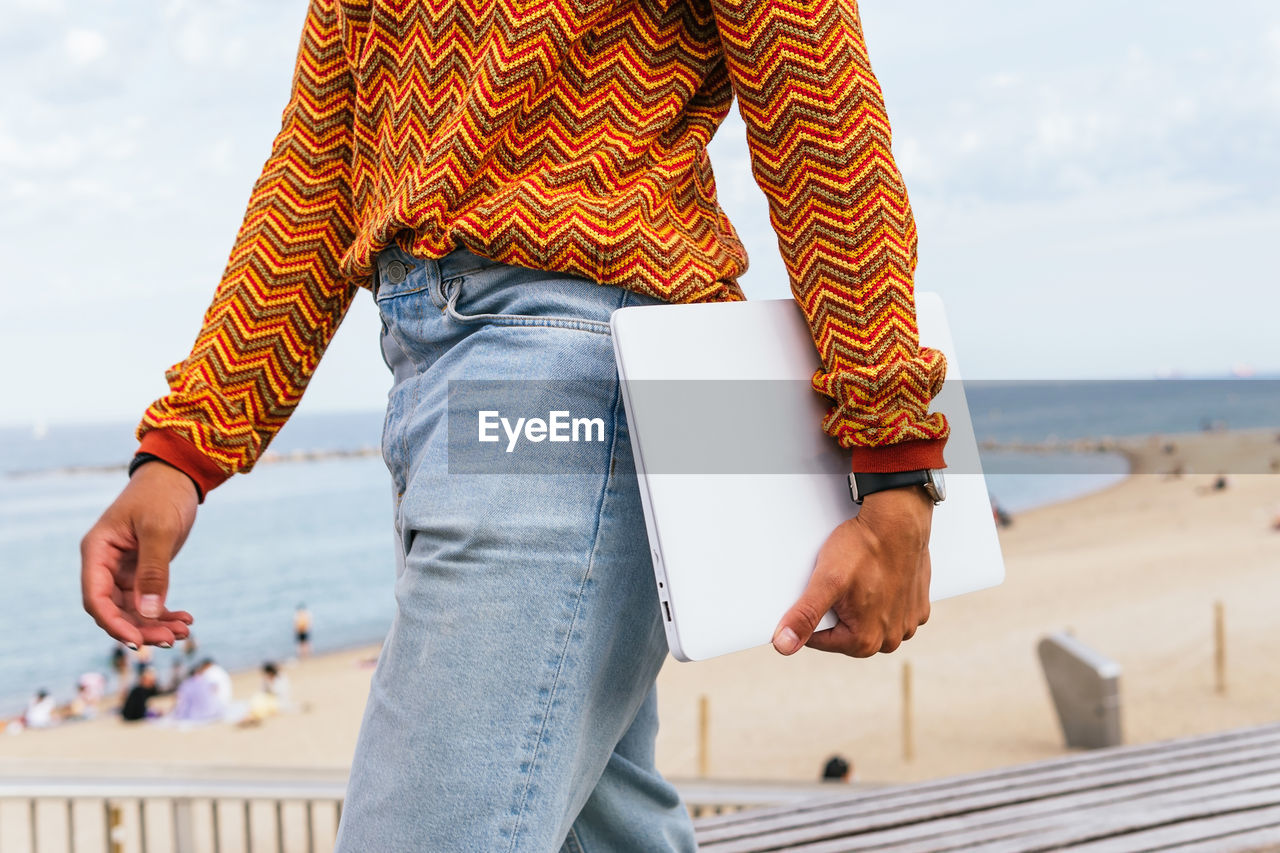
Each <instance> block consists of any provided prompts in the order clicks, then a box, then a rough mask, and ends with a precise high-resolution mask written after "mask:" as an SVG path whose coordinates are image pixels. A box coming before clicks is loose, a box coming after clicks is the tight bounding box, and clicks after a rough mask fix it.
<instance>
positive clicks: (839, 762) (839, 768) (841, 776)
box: [822, 755, 853, 782]
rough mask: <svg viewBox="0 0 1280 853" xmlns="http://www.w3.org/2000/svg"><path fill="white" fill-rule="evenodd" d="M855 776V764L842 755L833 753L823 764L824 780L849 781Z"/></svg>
mask: <svg viewBox="0 0 1280 853" xmlns="http://www.w3.org/2000/svg"><path fill="white" fill-rule="evenodd" d="M852 778H853V764H852V762H850V761H848V760H847V759H845V758H844V757H843V756H840V755H833V756H831V757H830V758H829V759H827V763H826V764H824V765H823V766H822V781H823V782H848V781H850V780H851V779H852Z"/></svg>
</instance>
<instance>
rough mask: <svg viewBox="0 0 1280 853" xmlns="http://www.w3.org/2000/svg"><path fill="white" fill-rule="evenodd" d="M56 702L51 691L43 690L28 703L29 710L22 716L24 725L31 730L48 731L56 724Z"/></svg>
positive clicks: (38, 691) (37, 692)
mask: <svg viewBox="0 0 1280 853" xmlns="http://www.w3.org/2000/svg"><path fill="white" fill-rule="evenodd" d="M53 709H54V701H53V697H52V696H50V695H49V691H48V690H45V689H43V688H41V689H40V690H37V691H36V695H35V696H33V697H31V701H30V702H28V703H27V710H26V712H25V713H24V714H23V715H22V724H23V725H24V726H26V727H27V728H29V729H47V728H48V727H49V726H52V725H53V724H54V718H53Z"/></svg>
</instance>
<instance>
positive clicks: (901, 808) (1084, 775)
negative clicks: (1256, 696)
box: [695, 723, 1280, 853]
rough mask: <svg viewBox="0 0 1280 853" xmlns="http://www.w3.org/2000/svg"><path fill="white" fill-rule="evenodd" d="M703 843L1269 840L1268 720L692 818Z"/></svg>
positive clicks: (925, 846)
mask: <svg viewBox="0 0 1280 853" xmlns="http://www.w3.org/2000/svg"><path fill="white" fill-rule="evenodd" d="M695 825H696V826H697V830H698V841H699V849H700V850H702V851H705V853H759V851H773V850H788V851H803V853H837V851H850V850H885V851H897V852H898V853H927V851H949V850H965V851H991V853H996V851H999V853H1013V851H1019V853H1021V851H1036V850H1061V849H1071V850H1079V851H1089V853H1137V851H1144V850H1178V851H1280V723H1277V724H1272V725H1266V726H1259V727H1255V728H1248V729H1239V730H1234V731H1229V732H1223V733H1219V734H1213V735H1206V736H1201V737H1193V738H1184V739H1181V740H1175V741H1165V742H1161V743H1154V744H1145V745H1142V746H1126V747H1116V748H1113V749H1104V750H1097V751H1094V752H1089V753H1083V754H1076V755H1071V756H1067V757H1064V758H1058V759H1052V760H1048V761H1041V762H1036V763H1034V764H1027V765H1022V766H1018V767H1008V768H1001V769H999V770H991V771H986V772H982V773H974V774H969V775H965V776H956V777H952V778H948V779H938V780H933V781H929V782H920V783H915V784H909V785H894V786H887V787H883V788H874V789H865V788H864V789H859V790H856V791H853V792H849V791H844V792H842V793H841V794H839V795H831V796H824V797H821V798H817V799H813V800H809V801H807V802H805V803H802V804H794V803H793V804H788V805H781V806H773V807H769V808H763V809H752V810H750V811H744V812H740V813H736V814H728V815H718V816H715V817H706V818H701V819H699V820H698V821H696V824H695Z"/></svg>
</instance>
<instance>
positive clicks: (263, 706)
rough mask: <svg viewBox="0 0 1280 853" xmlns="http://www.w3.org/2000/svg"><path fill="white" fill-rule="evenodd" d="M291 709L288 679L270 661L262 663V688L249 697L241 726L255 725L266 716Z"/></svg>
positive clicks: (272, 715)
mask: <svg viewBox="0 0 1280 853" xmlns="http://www.w3.org/2000/svg"><path fill="white" fill-rule="evenodd" d="M291 710H293V704H292V703H291V702H290V701H289V679H288V678H286V677H285V674H284V673H283V672H281V671H280V668H279V667H277V666H276V665H275V664H274V663H272V662H271V661H267V662H266V663H264V664H263V665H262V689H261V690H259V691H258V692H257V693H255V694H253V696H251V697H250V698H249V710H248V714H247V715H246V716H245V718H244V719H243V720H241V721H240V725H242V726H256V725H258V724H259V723H261V722H262V721H263V720H265V719H267V718H268V717H274V716H275V715H276V714H279V713H281V712H284V711H291Z"/></svg>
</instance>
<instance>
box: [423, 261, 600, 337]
mask: <svg viewBox="0 0 1280 853" xmlns="http://www.w3.org/2000/svg"><path fill="white" fill-rule="evenodd" d="M585 284H586V286H591V287H596V286H597V285H595V284H594V283H591V282H586V283H585ZM469 285H471V287H469ZM513 286H516V287H520V286H524V287H530V286H536V285H533V284H531V283H530V284H515V285H513ZM440 289H441V295H442V296H443V299H444V314H445V316H446V317H448V318H449V320H451V321H453V322H454V323H459V324H462V325H470V326H480V325H492V326H526V327H543V328H545V327H549V326H550V327H556V328H563V329H577V330H579V331H584V332H596V333H599V334H608V333H609V322H608V320H597V319H592V318H589V317H573V316H568V315H564V314H561V313H553V312H550V311H549V312H548V313H547V314H526V313H521V312H518V311H508V310H501V306H502V305H503V303H504V302H505V301H506V300H504V299H503V298H502V294H501V292H500V291H501V289H502V287H501V286H500V287H496V288H489V289H488V290H486V287H485V280H484V278H483V277H482V276H467V275H462V276H457V277H456V278H451V279H449V280H447V281H442V282H441V283H440ZM486 303H492V307H494V308H498V309H499V310H485V307H486ZM471 306H475V307H471Z"/></svg>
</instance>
